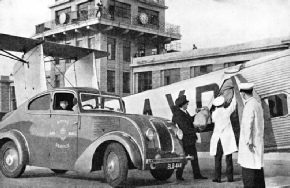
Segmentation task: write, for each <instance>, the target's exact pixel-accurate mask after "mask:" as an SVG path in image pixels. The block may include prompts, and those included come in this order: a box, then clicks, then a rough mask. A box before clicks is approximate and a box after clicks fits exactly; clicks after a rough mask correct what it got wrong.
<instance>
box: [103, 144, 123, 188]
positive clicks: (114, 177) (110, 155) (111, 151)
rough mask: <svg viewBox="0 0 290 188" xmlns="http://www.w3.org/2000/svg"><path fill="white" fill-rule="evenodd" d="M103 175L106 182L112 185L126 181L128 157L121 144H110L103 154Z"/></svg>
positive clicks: (118, 184)
mask: <svg viewBox="0 0 290 188" xmlns="http://www.w3.org/2000/svg"><path fill="white" fill-rule="evenodd" d="M104 175H105V177H106V180H107V182H108V183H109V184H110V185H111V186H113V187H116V186H120V185H123V184H124V183H125V182H126V179H127V175H128V159H127V155H126V151H125V149H124V148H123V146H122V145H121V144H118V143H113V144H110V145H109V146H108V147H107V149H106V151H105V155H104Z"/></svg>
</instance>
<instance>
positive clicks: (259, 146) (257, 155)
mask: <svg viewBox="0 0 290 188" xmlns="http://www.w3.org/2000/svg"><path fill="white" fill-rule="evenodd" d="M252 143H253V144H254V146H255V147H254V152H251V151H250V149H249V146H248V145H249V144H252ZM263 157H264V117H263V109H262V106H261V104H260V103H259V102H258V101H257V100H256V99H255V98H253V97H251V98H249V99H248V100H247V101H246V103H245V107H244V111H243V116H242V121H241V132H240V141H239V154H238V163H239V164H240V165H241V166H242V167H244V168H249V169H261V168H262V167H263V166H264V159H263Z"/></svg>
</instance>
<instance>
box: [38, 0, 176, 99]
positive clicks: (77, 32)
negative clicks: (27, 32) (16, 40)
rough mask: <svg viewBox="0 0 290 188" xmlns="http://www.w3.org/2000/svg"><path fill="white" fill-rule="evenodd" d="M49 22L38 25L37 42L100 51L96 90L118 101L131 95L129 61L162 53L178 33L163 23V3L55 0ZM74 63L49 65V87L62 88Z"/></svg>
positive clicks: (152, 0)
mask: <svg viewBox="0 0 290 188" xmlns="http://www.w3.org/2000/svg"><path fill="white" fill-rule="evenodd" d="M49 8H50V9H51V21H48V22H45V23H41V24H39V25H36V33H35V35H34V36H33V38H35V39H39V38H44V39H45V40H49V41H54V42H57V43H61V44H68V45H74V46H80V47H85V48H92V49H97V50H103V51H107V52H109V53H110V55H109V56H108V57H107V58H102V59H98V60H96V61H97V62H98V63H99V65H100V66H99V68H98V70H97V75H98V78H99V83H100V89H101V90H103V91H107V92H110V93H114V94H119V95H121V96H127V95H129V94H130V93H132V87H133V86H132V84H131V80H132V76H133V75H131V71H130V64H131V62H132V58H133V57H142V56H149V55H155V54H161V53H164V52H166V49H165V45H166V44H169V43H170V42H171V41H175V40H180V38H181V35H180V27H179V26H175V25H172V24H169V23H166V22H165V10H166V9H167V8H168V7H166V6H165V0H103V1H100V0H55V3H54V4H53V5H51V6H50V7H49ZM72 62H73V61H72V60H57V59H56V60H55V61H52V65H51V71H50V75H49V82H50V86H51V87H60V86H63V85H64V76H63V75H64V74H63V73H64V72H65V71H66V69H67V68H68V67H69V66H70V65H71V63H72Z"/></svg>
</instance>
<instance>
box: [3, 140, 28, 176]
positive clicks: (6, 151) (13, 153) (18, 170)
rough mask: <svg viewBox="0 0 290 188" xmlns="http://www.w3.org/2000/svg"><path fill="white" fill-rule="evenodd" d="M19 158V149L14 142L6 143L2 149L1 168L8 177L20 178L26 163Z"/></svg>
mask: <svg viewBox="0 0 290 188" xmlns="http://www.w3.org/2000/svg"><path fill="white" fill-rule="evenodd" d="M20 161H23V160H21V159H20V158H19V151H18V149H17V146H16V145H15V143H14V142H12V141H9V142H7V143H5V144H4V145H3V146H2V148H1V149H0V170H1V172H2V174H3V175H4V176H6V177H8V178H18V177H20V176H21V175H22V174H23V172H24V171H25V168H26V164H23V163H21V164H20Z"/></svg>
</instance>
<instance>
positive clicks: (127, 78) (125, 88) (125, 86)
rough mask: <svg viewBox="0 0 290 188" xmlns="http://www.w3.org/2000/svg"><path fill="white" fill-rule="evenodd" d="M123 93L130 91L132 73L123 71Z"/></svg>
mask: <svg viewBox="0 0 290 188" xmlns="http://www.w3.org/2000/svg"><path fill="white" fill-rule="evenodd" d="M123 93H130V73H129V72H123Z"/></svg>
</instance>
